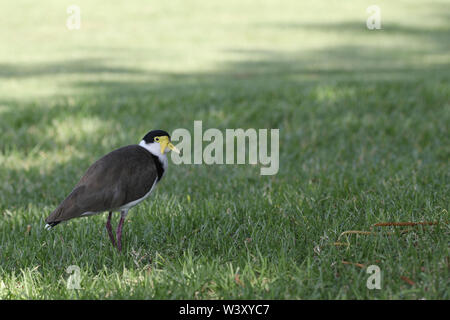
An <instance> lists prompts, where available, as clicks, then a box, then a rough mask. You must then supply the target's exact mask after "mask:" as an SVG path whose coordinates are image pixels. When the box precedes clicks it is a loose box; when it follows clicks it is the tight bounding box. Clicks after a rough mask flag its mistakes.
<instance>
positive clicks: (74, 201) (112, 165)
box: [45, 130, 179, 251]
mask: <svg viewBox="0 0 450 320" xmlns="http://www.w3.org/2000/svg"><path fill="white" fill-rule="evenodd" d="M170 150H173V151H175V152H179V151H178V149H177V148H175V146H174V145H173V144H172V143H171V142H170V136H169V134H168V133H167V132H165V131H163V130H153V131H150V132H149V133H147V134H146V135H145V137H144V138H143V139H142V141H141V142H140V143H139V144H138V145H137V144H135V145H129V146H125V147H122V148H119V149H117V150H114V151H112V152H110V153H108V154H107V155H105V156H103V157H102V158H100V159H99V160H97V161H96V162H95V163H94V164H92V165H91V166H90V167H89V169H88V170H87V171H86V173H85V174H84V176H83V177H82V178H81V180H80V181H79V182H78V184H77V185H76V186H75V187H74V189H73V190H72V192H71V193H70V194H69V195H68V196H67V198H66V199H64V201H63V202H61V204H60V205H59V206H58V207H57V208H56V209H55V211H53V212H52V213H51V214H50V215H49V216H48V217H47V219H45V222H46V223H47V224H46V226H45V227H46V228H47V229H51V228H53V227H54V226H55V225H57V224H59V223H60V222H63V221H67V220H70V219H73V218H78V217H85V216H91V215H95V214H99V213H102V212H105V211H106V212H109V215H108V220H107V222H106V230H107V231H108V235H109V238H110V239H111V242H112V245H113V246H116V242H115V239H114V234H113V231H112V227H111V217H112V213H113V212H116V211H118V212H120V221H119V225H118V227H117V231H116V236H117V249H118V250H119V251H121V250H122V227H123V223H124V220H125V217H126V216H127V214H128V210H130V209H131V208H132V207H134V206H135V205H137V204H138V203H140V202H142V201H143V200H145V199H146V198H147V197H148V196H149V195H150V194H151V193H152V191H153V189H154V188H155V186H156V184H157V183H158V182H159V181H160V180H161V178H162V177H163V175H164V173H165V172H166V170H167V166H168V160H167V155H166V154H167V153H168V152H169V151H170Z"/></svg>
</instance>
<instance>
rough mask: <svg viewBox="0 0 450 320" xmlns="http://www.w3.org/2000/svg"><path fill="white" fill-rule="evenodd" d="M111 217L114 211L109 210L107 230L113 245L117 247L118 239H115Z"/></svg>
mask: <svg viewBox="0 0 450 320" xmlns="http://www.w3.org/2000/svg"><path fill="white" fill-rule="evenodd" d="M111 217H112V212H109V215H108V220H107V221H106V230H108V235H109V239H111V243H112V245H113V247H115V246H116V240H115V239H114V233H113V231H112V227H111Z"/></svg>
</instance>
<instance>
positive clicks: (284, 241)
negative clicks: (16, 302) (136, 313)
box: [0, 0, 450, 299]
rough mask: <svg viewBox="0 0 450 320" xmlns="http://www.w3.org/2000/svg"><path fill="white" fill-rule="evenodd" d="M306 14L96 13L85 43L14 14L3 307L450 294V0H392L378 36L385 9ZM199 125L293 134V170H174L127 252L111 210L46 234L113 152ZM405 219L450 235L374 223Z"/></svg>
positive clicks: (37, 18) (333, 5) (129, 229)
mask: <svg viewBox="0 0 450 320" xmlns="http://www.w3.org/2000/svg"><path fill="white" fill-rule="evenodd" d="M303 2H306V1H298V0H286V1H277V0H268V1H263V2H261V1H256V0H252V1H250V0H249V1H237V0H231V1H200V0H177V1H174V0H173V1H165V2H161V1H145V2H143V1H137V0H133V1H125V2H122V1H113V2H111V1H109V2H107V1H102V2H95V4H94V3H93V2H92V1H87V0H79V1H77V3H76V4H77V5H79V6H80V8H81V29H80V30H72V31H70V30H68V29H67V27H66V19H67V17H68V16H69V15H68V14H67V12H66V9H67V7H68V5H70V4H72V3H69V2H65V1H57V0H54V1H49V0H45V1H39V3H37V2H36V1H31V0H16V1H2V2H1V4H0V12H2V18H1V19H0V41H1V43H0V46H1V50H0V133H1V136H0V137H1V140H0V298H1V299H76V298H84V299H91V298H92V299H122V298H125V299H128V298H131V299H183V298H185V299H262V298H264V299H422V298H425V299H449V298H450V282H449V279H450V276H449V273H450V272H449V270H450V266H449V263H450V261H449V234H450V232H449V231H450V230H449V225H448V224H447V222H448V221H449V220H450V219H449V194H450V179H449V178H450V173H449V159H450V139H449V136H450V135H449V123H450V103H449V101H450V62H449V61H450V37H449V34H450V16H449V14H448V12H449V11H448V8H449V5H450V1H421V0H408V1H387V0H379V1H377V2H376V3H375V4H377V5H378V6H379V7H380V8H381V18H382V20H381V23H382V29H381V30H373V31H370V30H368V29H367V28H366V19H367V17H368V16H369V14H368V13H366V8H367V7H368V6H369V5H372V4H374V3H372V1H326V0H323V1H317V0H316V1H308V2H307V3H303ZM194 120H202V121H203V128H204V130H205V129H207V128H218V129H220V130H223V132H224V131H225V129H226V128H232V129H234V128H244V129H246V128H255V129H259V128H261V129H264V128H267V129H270V128H279V129H280V170H279V172H278V174H277V175H274V176H261V175H260V174H259V173H260V165H211V166H208V165H178V166H177V165H174V164H173V163H169V171H168V172H167V174H166V175H165V177H164V178H163V180H162V182H161V183H160V184H159V185H158V187H157V188H156V190H155V192H154V194H153V195H152V197H151V198H149V199H148V200H146V201H145V202H144V203H142V204H141V205H139V206H138V207H135V208H134V209H132V210H131V211H130V213H129V215H128V218H127V221H126V223H125V226H124V238H123V245H124V250H123V252H122V253H118V252H117V251H116V250H114V249H113V248H112V247H111V245H110V242H109V238H108V235H107V233H106V230H105V226H104V224H105V222H106V217H107V215H106V214H102V215H98V216H94V217H89V218H82V219H76V220H72V221H70V222H69V223H66V224H61V225H58V226H57V227H55V228H54V229H53V230H52V231H50V232H49V231H46V230H44V225H45V223H44V219H45V217H47V216H48V215H49V213H50V212H51V211H52V210H53V209H54V208H55V207H56V206H57V205H58V204H59V202H60V201H61V200H63V199H64V197H65V196H66V195H67V194H68V193H69V192H70V191H71V190H72V187H73V186H74V185H75V183H76V182H77V181H78V179H79V178H80V177H81V176H82V174H83V173H84V172H85V170H86V169H87V167H88V166H89V165H90V164H91V163H92V162H94V161H95V160H96V159H98V158H99V157H101V156H102V155H104V154H106V153H107V152H109V151H111V150H113V149H115V148H118V147H121V146H124V145H128V144H134V143H138V142H139V141H140V140H141V139H142V137H143V136H144V134H145V133H147V132H148V131H149V130H151V129H157V128H158V129H165V130H166V131H168V132H172V131H173V130H175V129H176V128H186V129H188V130H190V131H191V132H193V121H194ZM205 145H206V144H205ZM406 221H412V222H419V221H432V222H437V223H438V224H437V225H433V226H423V227H410V228H400V227H373V228H372V229H371V227H372V225H373V224H375V223H380V222H406ZM117 223H118V215H116V216H115V220H114V226H116V225H117ZM348 230H361V231H370V230H372V231H373V232H374V234H371V235H348V236H345V235H344V236H342V237H340V238H339V235H340V234H341V233H342V232H344V231H348ZM404 230H409V231H408V232H404ZM335 242H340V243H346V244H345V245H336V244H335ZM342 261H346V262H348V263H350V264H345V263H343V262H342ZM352 263H353V264H352ZM356 264H362V265H363V266H360V265H356ZM71 265H76V266H78V267H79V268H80V272H81V273H80V275H81V282H80V287H81V289H79V290H69V289H67V282H68V278H69V273H67V272H66V271H67V268H68V267H69V266H71ZM369 265H377V266H378V267H379V268H380V270H381V289H379V290H377V289H374V290H369V289H368V288H367V286H366V282H367V279H368V277H369V276H370V274H368V273H367V272H366V268H367V266H369Z"/></svg>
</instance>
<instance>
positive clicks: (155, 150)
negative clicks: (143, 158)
mask: <svg viewBox="0 0 450 320" xmlns="http://www.w3.org/2000/svg"><path fill="white" fill-rule="evenodd" d="M139 145H140V146H141V147H143V148H145V149H147V151H149V152H150V153H151V154H153V155H154V156H157V157H158V159H159V161H160V162H161V164H162V166H163V169H164V171H166V169H167V166H168V164H169V161H168V160H167V155H166V154H165V153H161V146H160V145H159V143H157V142H153V143H146V142H145V140H142V141H141V142H139Z"/></svg>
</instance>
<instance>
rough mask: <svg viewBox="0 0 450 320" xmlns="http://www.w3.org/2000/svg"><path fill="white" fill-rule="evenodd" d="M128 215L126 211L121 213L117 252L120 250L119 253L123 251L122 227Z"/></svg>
mask: <svg viewBox="0 0 450 320" xmlns="http://www.w3.org/2000/svg"><path fill="white" fill-rule="evenodd" d="M126 215H127V213H126V212H125V211H122V212H121V213H120V221H119V225H118V226H117V232H116V233H117V250H119V252H120V251H122V227H123V222H124V220H125V217H126Z"/></svg>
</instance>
